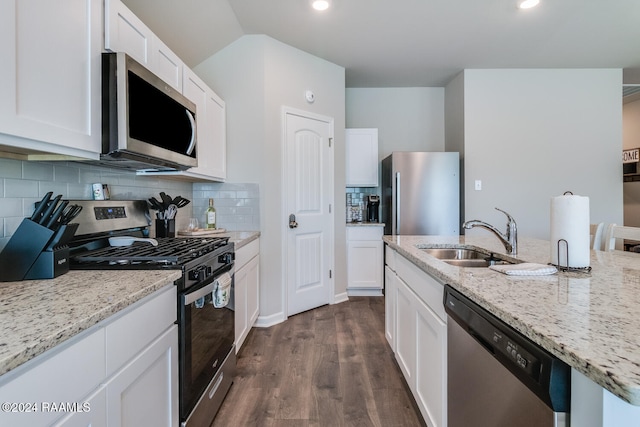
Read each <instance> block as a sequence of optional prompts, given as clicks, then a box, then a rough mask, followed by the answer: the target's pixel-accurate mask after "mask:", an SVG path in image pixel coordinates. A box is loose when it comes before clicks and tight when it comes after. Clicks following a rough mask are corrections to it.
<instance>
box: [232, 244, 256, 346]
mask: <svg viewBox="0 0 640 427" xmlns="http://www.w3.org/2000/svg"><path fill="white" fill-rule="evenodd" d="M259 252H260V239H256V240H254V241H252V242H250V243H248V244H246V245H245V246H243V247H241V248H240V249H238V250H236V272H235V275H234V284H235V307H234V308H235V323H236V326H235V328H236V334H235V339H236V353H238V352H239V351H240V348H241V347H242V344H243V343H244V341H245V339H246V338H247V335H248V334H249V331H250V330H251V328H252V327H253V325H254V324H255V322H256V320H257V319H258V315H259V314H260V306H259V298H260V253H259Z"/></svg>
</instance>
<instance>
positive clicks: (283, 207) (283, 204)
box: [280, 105, 336, 320]
mask: <svg viewBox="0 0 640 427" xmlns="http://www.w3.org/2000/svg"><path fill="white" fill-rule="evenodd" d="M288 115H293V116H299V117H304V118H307V119H311V120H318V121H320V122H324V123H327V124H328V125H329V134H330V136H329V138H331V140H332V141H333V143H334V144H335V127H334V122H335V120H334V118H333V117H329V116H324V115H321V114H316V113H312V112H310V111H305V110H301V109H298V108H293V107H288V106H286V105H283V106H282V112H281V122H282V133H281V143H282V145H281V150H280V151H281V156H282V157H281V161H282V173H281V181H280V188H282V189H283V190H284V189H286V188H287V187H286V185H287V179H288V164H287V150H286V147H287V146H286V144H287V116H288ZM334 148H335V146H334ZM327 172H328V173H329V174H330V176H331V184H330V186H329V188H330V190H329V191H330V199H331V200H330V201H329V203H330V205H331V215H330V218H329V239H330V240H331V242H330V244H329V253H330V255H329V266H330V269H331V272H332V274H331V278H330V279H329V298H328V301H329V304H334V303H335V301H336V296H335V280H336V262H335V261H336V260H335V218H336V214H335V213H336V207H335V149H334V150H331V167H330V170H329V171H327ZM280 212H281V214H280V216H281V220H282V223H281V224H282V230H283V232H282V234H281V239H282V254H283V257H282V265H281V271H282V284H283V285H282V301H281V304H282V312H283V317H284V320H286V319H288V318H289V314H288V313H289V310H288V307H289V305H288V298H289V280H288V275H287V272H288V271H289V270H288V267H289V259H288V258H287V256H286V254H287V253H288V244H289V242H288V237H289V236H288V234H287V230H288V227H289V214H288V212H287V197H286V196H284V197H282V198H281V200H280Z"/></svg>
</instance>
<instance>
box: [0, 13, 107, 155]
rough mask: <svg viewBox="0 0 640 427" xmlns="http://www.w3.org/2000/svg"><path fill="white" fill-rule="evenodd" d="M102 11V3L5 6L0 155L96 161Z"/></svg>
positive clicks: (0, 18)
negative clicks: (59, 155)
mask: <svg viewBox="0 0 640 427" xmlns="http://www.w3.org/2000/svg"><path fill="white" fill-rule="evenodd" d="M102 11H103V9H102V1H101V0H59V1H48V0H20V1H2V2H0V52H2V53H1V55H2V60H1V61H0V144H1V146H0V151H2V152H9V153H18V154H22V155H23V157H22V158H25V159H31V158H33V159H38V158H47V157H44V156H43V154H45V153H46V154H47V155H48V154H56V155H58V154H61V155H65V156H76V157H81V158H87V159H98V157H99V153H100V149H101V109H100V81H101V79H100V74H101V52H102V13H103V12H102ZM16 137H18V138H16ZM32 156H33V157H32ZM52 158H59V157H52Z"/></svg>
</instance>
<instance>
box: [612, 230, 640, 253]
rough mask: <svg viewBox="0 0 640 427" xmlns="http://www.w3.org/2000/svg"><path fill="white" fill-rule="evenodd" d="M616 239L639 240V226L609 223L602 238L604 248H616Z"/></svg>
mask: <svg viewBox="0 0 640 427" xmlns="http://www.w3.org/2000/svg"><path fill="white" fill-rule="evenodd" d="M616 239H628V240H636V241H638V242H640V228H639V227H627V226H624V225H616V224H609V226H608V227H607V232H606V234H605V238H604V250H605V251H612V250H614V249H615V248H616ZM639 244H640V243H639Z"/></svg>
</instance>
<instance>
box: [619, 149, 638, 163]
mask: <svg viewBox="0 0 640 427" xmlns="http://www.w3.org/2000/svg"><path fill="white" fill-rule="evenodd" d="M636 162H640V148H634V149H632V150H623V151H622V163H636Z"/></svg>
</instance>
